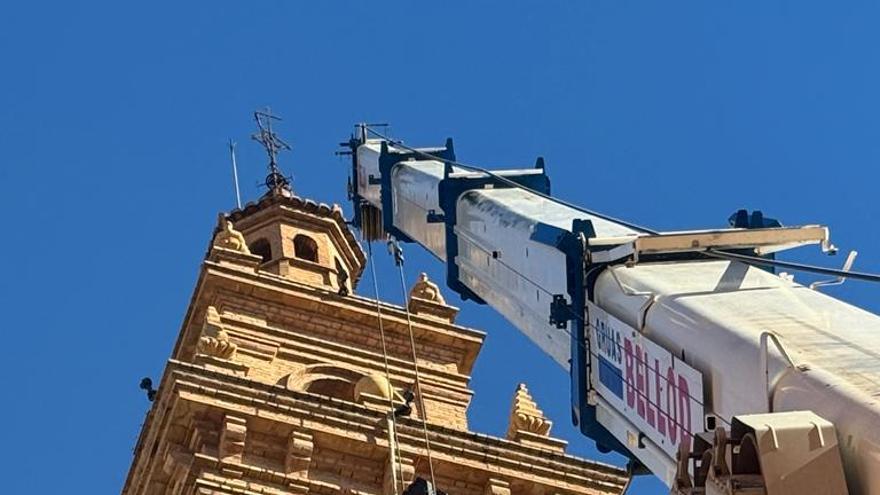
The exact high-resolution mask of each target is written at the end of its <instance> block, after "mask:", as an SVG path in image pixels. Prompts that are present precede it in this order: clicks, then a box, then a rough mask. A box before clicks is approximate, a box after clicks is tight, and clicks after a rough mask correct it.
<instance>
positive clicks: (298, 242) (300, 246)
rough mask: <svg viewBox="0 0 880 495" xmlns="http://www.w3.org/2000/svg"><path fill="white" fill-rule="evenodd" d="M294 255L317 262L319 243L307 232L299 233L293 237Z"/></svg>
mask: <svg viewBox="0 0 880 495" xmlns="http://www.w3.org/2000/svg"><path fill="white" fill-rule="evenodd" d="M293 255H294V256H296V257H297V258H299V259H302V260H308V261H313V262H315V263H317V262H318V243H317V242H315V240H314V239H312V238H311V237H309V236H307V235H305V234H297V235H296V236H294V237H293Z"/></svg>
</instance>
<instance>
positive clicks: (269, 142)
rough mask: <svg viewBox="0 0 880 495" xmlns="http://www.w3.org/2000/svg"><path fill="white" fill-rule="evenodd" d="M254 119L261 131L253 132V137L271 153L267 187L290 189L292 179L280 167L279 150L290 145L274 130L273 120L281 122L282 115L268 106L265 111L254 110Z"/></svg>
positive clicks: (286, 148)
mask: <svg viewBox="0 0 880 495" xmlns="http://www.w3.org/2000/svg"><path fill="white" fill-rule="evenodd" d="M254 120H255V121H256V122H257V128H258V129H259V132H256V133H254V134H252V135H251V138H252V139H253V140H254V141H257V142H258V143H260V144H262V145H263V148H265V149H266V154H267V155H269V175H267V176H266V187H268V188H269V190H270V191H271V192H280V191H282V190H287V191H289V190H290V181H289V180H288V178H287V177H285V176H284V174H282V173H281V169H280V168H279V167H278V152H280V151H283V150H290V145H289V144H287V143H285V142H284V140H282V139H281V138H280V137H278V135H277V134H275V132H274V131H273V130H272V121H273V120H277V121H279V122H280V121H281V117H278V116H275V115H272V110H271V109H270V108H269V107H266V109H265V110H264V111H259V110H258V111H256V112H254Z"/></svg>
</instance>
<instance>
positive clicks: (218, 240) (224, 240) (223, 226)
mask: <svg viewBox="0 0 880 495" xmlns="http://www.w3.org/2000/svg"><path fill="white" fill-rule="evenodd" d="M218 223H219V225H220V231H219V232H217V234H216V235H214V242H213V243H212V244H213V246H214V247H218V248H224V249H231V250H233V251H238V252H240V253H244V254H251V250H250V249H248V245H247V243H246V242H245V240H244V236H243V235H241V232H239V231H237V230H235V228H233V226H232V222H230V221H229V219H228V218H226V215H224V214H222V213H221V214H220V215H219V219H218Z"/></svg>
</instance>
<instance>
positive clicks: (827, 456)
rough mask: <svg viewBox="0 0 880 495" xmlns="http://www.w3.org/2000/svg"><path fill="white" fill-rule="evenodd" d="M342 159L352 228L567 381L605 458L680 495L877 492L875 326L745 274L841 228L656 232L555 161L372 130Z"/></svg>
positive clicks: (778, 281)
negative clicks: (430, 277) (481, 310)
mask: <svg viewBox="0 0 880 495" xmlns="http://www.w3.org/2000/svg"><path fill="white" fill-rule="evenodd" d="M376 136H378V137H376ZM344 145H346V146H348V147H349V148H350V150H351V155H352V177H351V181H350V197H351V199H352V201H353V203H354V207H355V220H354V221H355V224H356V226H358V227H359V228H361V229H362V231H363V232H364V234H365V236H366V237H367V238H368V239H380V238H384V236H385V235H386V234H387V235H391V236H393V237H395V238H396V239H398V240H400V241H403V242H415V243H417V244H420V245H421V246H423V247H424V248H426V249H427V250H428V251H430V252H431V253H433V254H434V255H435V256H436V257H437V258H438V259H440V260H441V261H443V262H444V263H445V264H446V273H447V284H448V285H449V287H450V288H452V289H453V290H455V291H456V292H458V293H459V294H460V295H461V296H462V297H463V298H464V299H470V300H474V301H476V302H478V303H485V304H488V305H490V306H491V307H493V308H494V309H495V310H497V311H498V312H499V313H501V314H502V315H503V316H504V317H505V318H506V319H508V320H509V321H510V322H511V323H512V324H513V325H515V326H516V327H517V328H518V329H519V330H520V331H522V332H523V333H524V334H525V335H526V336H527V337H528V338H529V339H531V341H532V342H534V343H535V344H536V345H537V346H538V347H540V348H541V349H542V350H543V351H544V352H545V353H547V354H548V355H549V356H551V357H552V358H553V359H554V360H555V361H556V362H557V363H559V365H560V366H562V367H563V368H565V369H566V370H568V371H569V372H570V375H571V400H572V402H571V404H572V416H573V419H574V422H575V423H576V424H577V425H578V427H579V428H580V430H581V431H582V432H583V433H584V434H585V435H586V436H588V437H590V438H592V439H593V440H595V442H596V444H597V446H598V448H599V449H600V450H602V451H610V450H614V451H617V452H620V453H621V454H623V455H625V456H627V457H629V458H630V459H632V460H633V461H634V462H636V463H637V464H638V465H641V466H644V467H646V468H647V469H648V470H650V472H652V473H654V474H656V475H657V476H658V477H660V478H661V479H662V480H664V481H665V482H666V484H667V485H668V486H669V487H670V488H671V490H672V492H673V493H680V494H691V493H693V494H696V493H730V494H734V493H767V494H771V495H773V494H782V493H822V494H836V493H853V494H873V493H880V405H878V403H877V400H876V398H877V397H880V359H878V358H880V317H878V316H877V315H874V314H871V313H868V312H866V311H863V310H861V309H859V308H856V307H854V306H851V305H848V304H846V303H844V302H842V301H839V300H837V299H834V298H832V297H829V296H827V295H825V294H822V293H820V292H818V291H816V290H813V289H811V288H808V287H805V286H802V285H799V284H797V283H795V282H793V281H792V280H791V279H790V278H788V277H782V276H778V275H776V274H774V273H772V272H770V271H767V270H764V269H761V268H759V267H756V266H753V265H752V264H746V263H744V262H743V261H747V260H748V259H753V258H754V257H764V258H772V256H773V253H775V252H778V251H781V250H784V249H790V248H793V247H799V246H805V245H819V246H821V247H822V249H823V250H825V251H832V250H833V246H831V244H830V242H829V234H828V229H827V228H825V227H823V226H818V225H810V226H802V227H782V226H781V225H780V224H779V223H778V222H775V221H773V220H771V219H766V218H763V216H762V215H761V214H760V213H759V212H755V213H753V214H751V215H748V214H746V213H743V212H740V213H739V216H738V217H736V218H733V219H732V223H733V225H734V227H733V228H728V229H720V230H697V231H686V232H663V233H659V232H654V231H652V230H649V229H645V228H642V227H638V226H635V225H631V224H629V223H627V222H624V221H621V220H617V219H613V218H610V217H608V216H605V215H602V214H599V213H596V212H593V211H590V210H585V209H583V208H580V207H576V206H573V205H569V204H567V203H564V202H562V201H559V200H556V199H554V198H553V197H552V196H551V195H550V180H549V178H548V177H547V175H546V174H545V170H544V162H543V160H542V159H539V160H538V162H537V163H536V165H535V167H532V168H517V169H509V170H495V171H486V170H482V169H476V168H474V167H470V166H465V165H462V164H460V163H459V162H457V161H456V156H455V151H454V148H453V143H452V140H451V139H448V140H447V141H446V143H445V145H444V146H441V147H435V148H418V149H417V148H412V147H409V146H405V145H403V144H402V143H399V142H396V141H392V140H389V139H387V138H385V137H384V136H382V135H380V134H378V133H375V134H374V135H371V133H370V130H369V128H368V127H367V126H365V125H359V126H357V127H356V132H355V134H353V135H352V137H351V139H350V141H349V142H347V143H344ZM737 256H738V257H739V258H737ZM759 259H760V258H759ZM844 477H845V481H844ZM749 490H751V491H749ZM761 490H763V491H761Z"/></svg>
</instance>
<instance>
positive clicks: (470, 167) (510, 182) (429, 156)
mask: <svg viewBox="0 0 880 495" xmlns="http://www.w3.org/2000/svg"><path fill="white" fill-rule="evenodd" d="M366 129H367V132H369V133H371V134H373V135H375V136H376V137H378V138H380V139H384V140H385V141H388V142H389V143H391V144H392V145H394V146H397V147H398V148H403V149H405V150H407V151H410V152H412V153H415V154H417V155H421V156H423V157H425V158H427V159H429V160H436V161H439V162H443V163H448V164H449V165H453V166H456V167H460V168H463V169H466V170H470V171H473V172H480V173H482V174H486V175H488V176H489V177H492V178H493V179H495V180H497V181H499V182H501V183H504V184H506V185H508V186H510V187H513V188H516V189H522V190H523V191H527V192H530V193H532V194H534V195H536V196H540V197H542V198H544V199H546V200H548V201H553V202H554V203H559V204H561V205H563V206H566V207H568V208H571V209H573V210H577V211H580V212H583V213H586V214H588V215H593V216H594V217H599V218H601V219H603V220H607V221H609V222H614V223H618V224H620V225H623V226H624V227H629V228H631V229H633V230H638V231H641V232H645V233H647V234H658V233H659V232H657V231H656V230H651V229H649V228H647V227H643V226H641V225H637V224H634V223H630V222H627V221H625V220H621V219H619V218H614V217H612V216H609V215H606V214H604V213H599V212H597V211H593V210H589V209H587V208H584V207H583V206H578V205H575V204H572V203H569V202H567V201H564V200H561V199H559V198H554V197H553V196H550V195H549V194H544V193H542V192H541V191H536V190H534V189H532V188H530V187H527V186H524V185H522V184H520V183H518V182H516V181H513V180H510V179H508V178H507V177H504V176H503V175H498V174H496V173H495V172H492V171H491V170H488V169H485V168H482V167H478V166H476V165H468V164H466V163H461V162H457V161H455V160H448V159H446V158H443V157H441V156H437V155H434V154H432V153H428V152H426V151H422V150H420V149H418V148H413V147H411V146H407V145H405V144H403V142H402V141H399V140H394V139H391V138H390V137H388V136H386V135H385V134H382V133H381V132H379V131H377V130H375V129H373V128H372V127H369V126H366Z"/></svg>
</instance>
